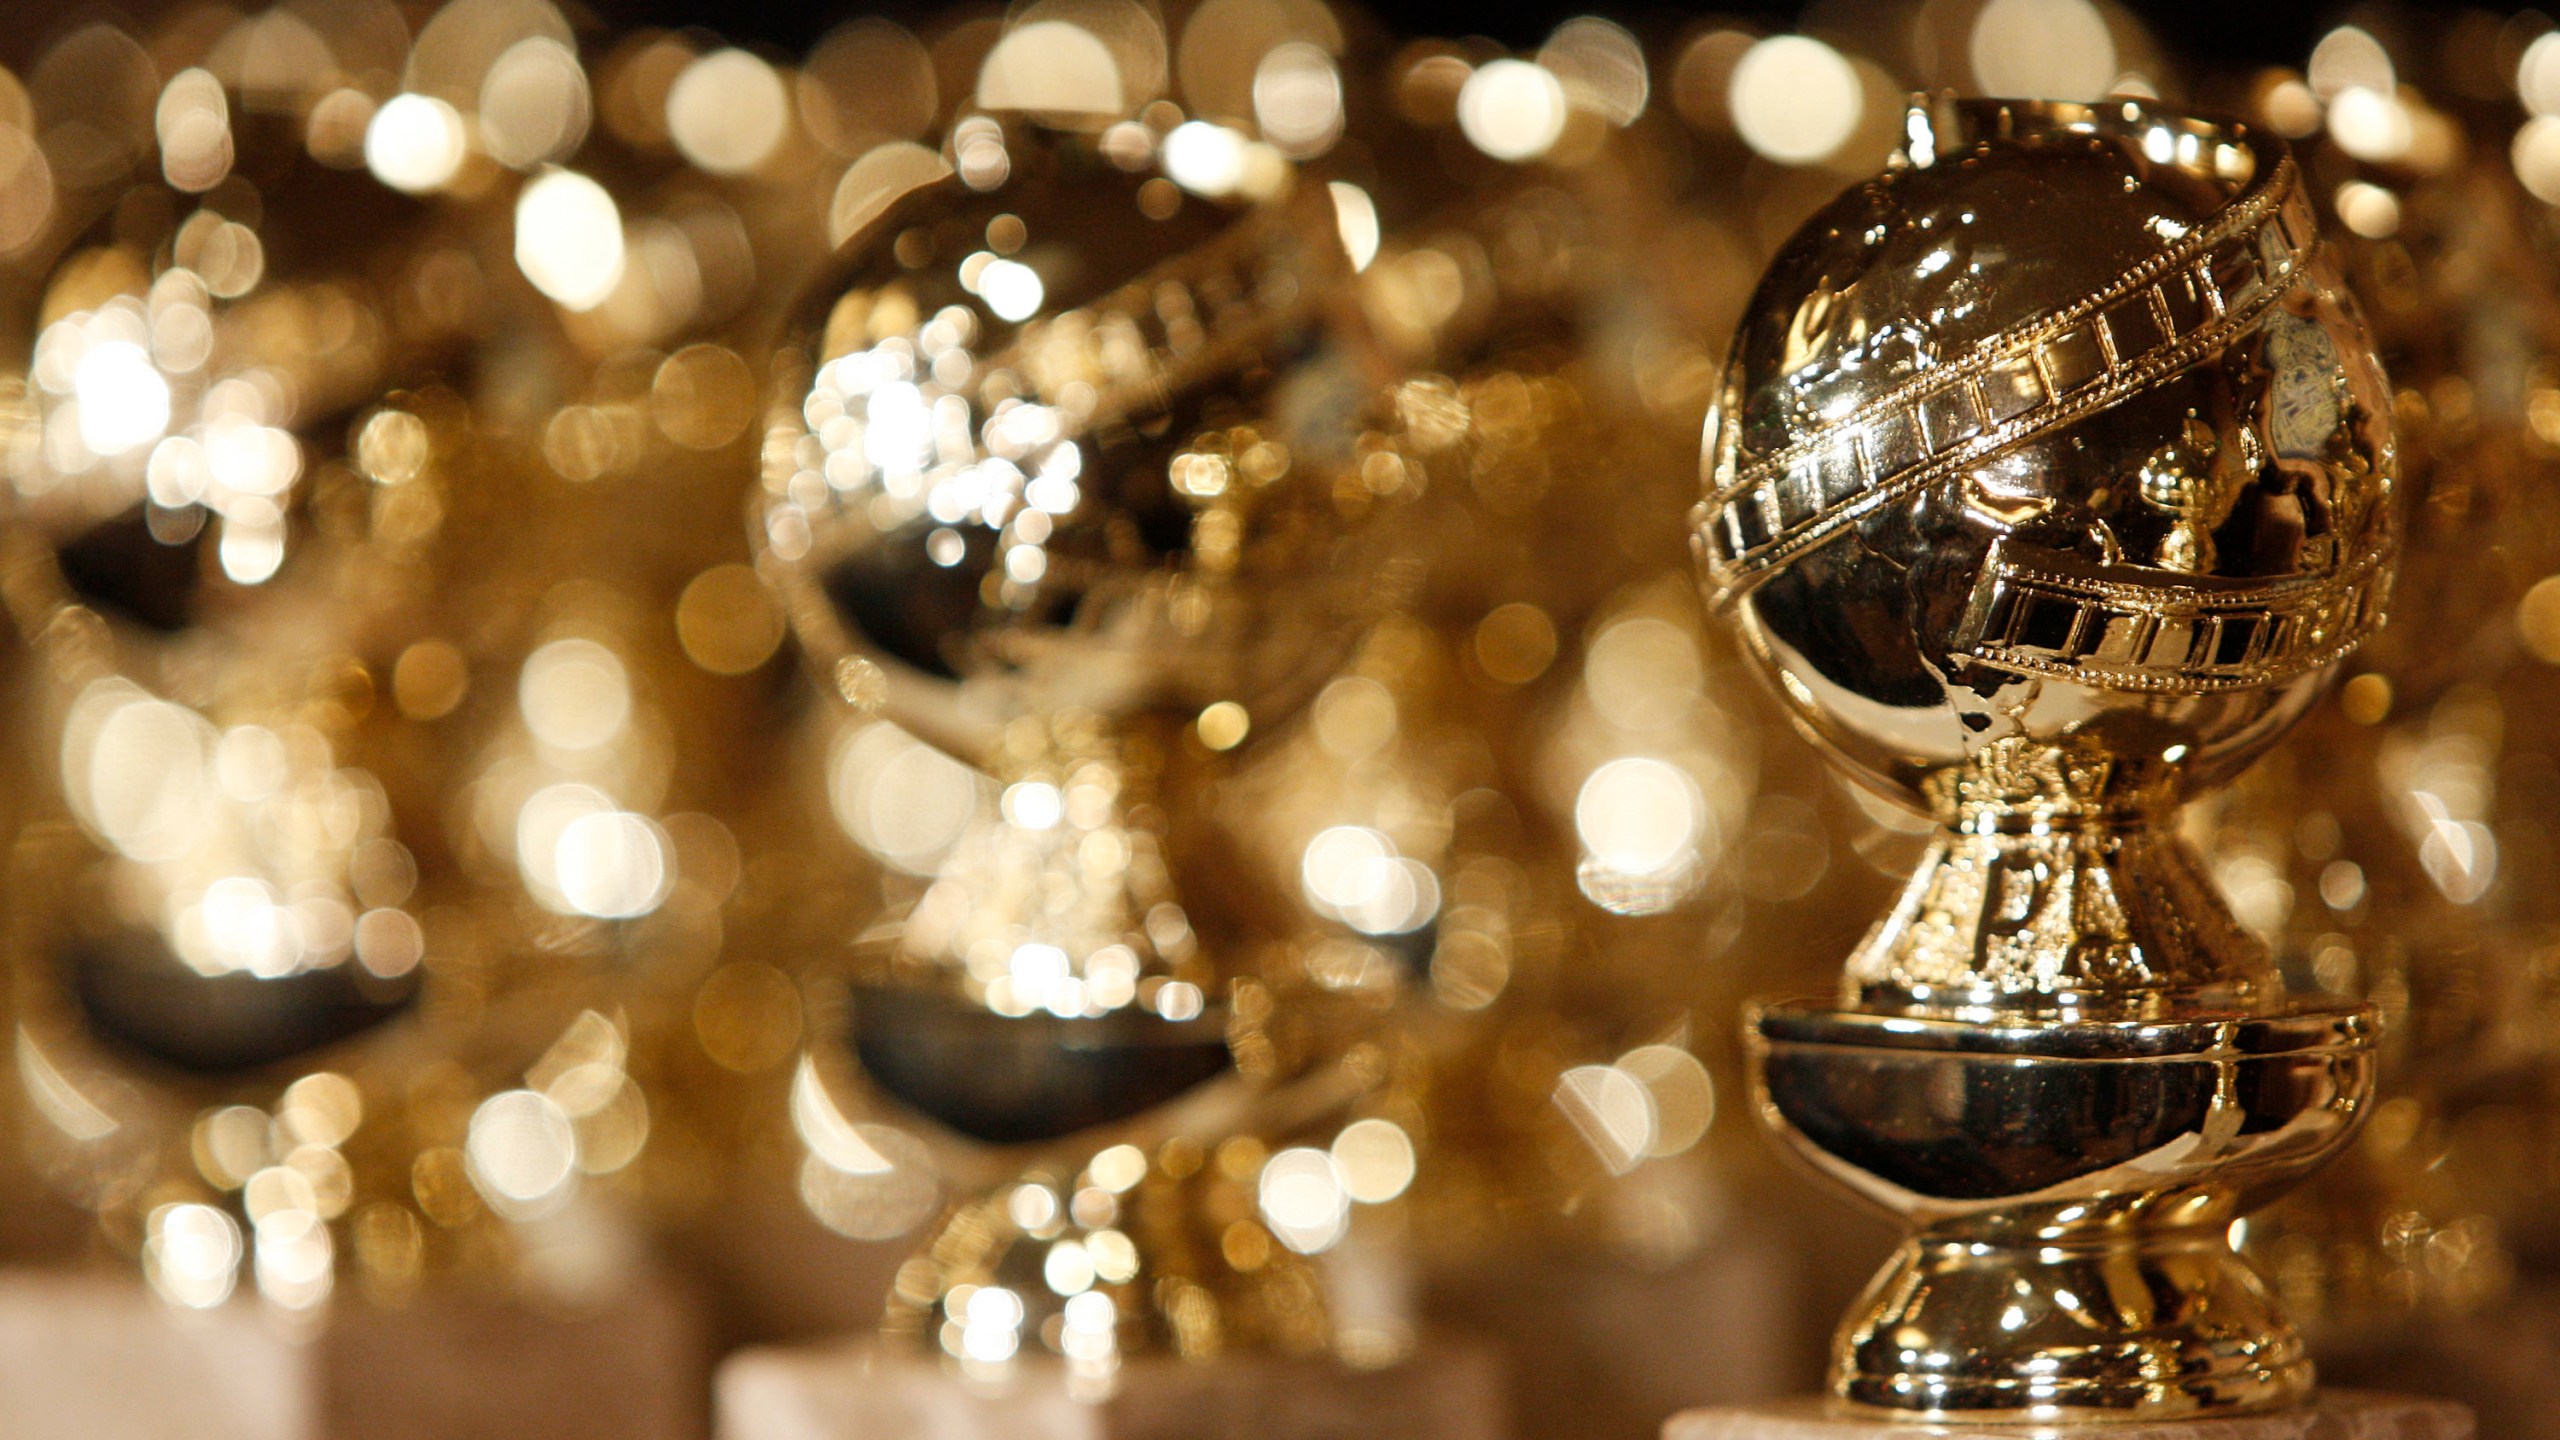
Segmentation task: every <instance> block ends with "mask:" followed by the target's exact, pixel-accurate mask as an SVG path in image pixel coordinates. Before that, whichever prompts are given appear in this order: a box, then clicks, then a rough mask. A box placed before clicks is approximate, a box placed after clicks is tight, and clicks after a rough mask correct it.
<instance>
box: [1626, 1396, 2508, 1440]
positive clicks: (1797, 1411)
mask: <svg viewBox="0 0 2560 1440" xmlns="http://www.w3.org/2000/svg"><path fill="white" fill-rule="evenodd" d="M2476 1433H2477V1432H2476V1429H2475V1427H2474V1426H2473V1423H2472V1418H2471V1412H2470V1411H2469V1410H2467V1409H2465V1408H2464V1407H2462V1406H2460V1405H2456V1404H2453V1403H2452V1402H2450V1401H2446V1400H2422V1399H2418V1398H2415V1397H2412V1396H2406V1395H2385V1394H2380V1393H2377V1392H2374V1391H2369V1390H2322V1391H2320V1392H2318V1393H2316V1394H2315V1395H2313V1396H2312V1397H2311V1399H2310V1401H2309V1402H2308V1403H2306V1404H2303V1405H2299V1406H2295V1407H2293V1408H2291V1409H2286V1410H2277V1411H2272V1412H2269V1413H2266V1414H2259V1415H2230V1416H2215V1417H2213V1418H2211V1419H2203V1420H2155V1421H2139V1420H2137V1421H2124V1420H2092V1421H2083V1422H2077V1423H2071V1424H2062V1425H2040V1424H2033V1423H2028V1424H2016V1423H1997V1424H1985V1423H1983V1422H1980V1421H1968V1420H1944V1421H1940V1420H1925V1419H1918V1418H1914V1419H1908V1420H1904V1419H1897V1418H1894V1417H1891V1416H1874V1415H1855V1414H1851V1413H1849V1412H1847V1411H1845V1410H1842V1409H1836V1408H1834V1407H1832V1406H1831V1405H1830V1404H1829V1403H1828V1402H1826V1401H1821V1400H1810V1399H1807V1400H1785V1401H1779V1402H1777V1403H1774V1404H1769V1405H1754V1406H1750V1407H1748V1408H1742V1409H1717V1410H1690V1411H1686V1412H1684V1413H1682V1414H1679V1415H1674V1416H1672V1417H1671V1420H1670V1422H1669V1423H1667V1424H1665V1425H1664V1426H1663V1427H1662V1440H2473V1436H2474V1435H2475V1434H2476Z"/></svg>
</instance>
